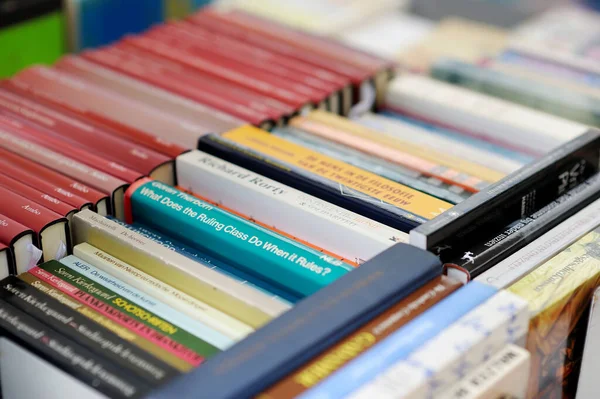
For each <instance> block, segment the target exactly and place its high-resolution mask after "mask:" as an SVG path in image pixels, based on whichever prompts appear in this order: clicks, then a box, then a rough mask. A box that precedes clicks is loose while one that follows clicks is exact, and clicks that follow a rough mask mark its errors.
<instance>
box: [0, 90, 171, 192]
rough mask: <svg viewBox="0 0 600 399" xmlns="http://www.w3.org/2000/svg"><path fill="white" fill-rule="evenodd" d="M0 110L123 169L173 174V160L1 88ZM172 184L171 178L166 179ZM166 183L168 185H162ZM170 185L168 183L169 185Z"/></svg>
mask: <svg viewBox="0 0 600 399" xmlns="http://www.w3.org/2000/svg"><path fill="white" fill-rule="evenodd" d="M0 109H4V110H6V111H7V112H10V113H11V114H13V115H17V116H19V117H20V118H23V119H27V120H29V121H30V122H32V123H34V124H36V125H39V126H43V127H45V128H46V131H47V132H50V133H52V135H53V136H54V137H56V138H60V139H61V140H64V141H67V142H69V143H70V144H73V145H76V146H78V147H81V148H83V149H85V150H87V151H91V152H93V153H97V154H99V155H100V156H102V157H104V158H106V159H109V160H111V161H113V162H116V163H118V164H121V165H123V166H125V167H126V168H129V169H131V170H135V171H137V172H141V173H143V174H146V175H150V176H152V175H153V174H154V173H157V174H161V175H163V176H164V175H166V174H167V173H168V171H165V170H163V169H168V170H169V171H170V172H171V173H173V160H169V158H168V157H167V156H166V155H163V154H160V153H158V152H156V151H153V150H150V149H148V148H146V147H143V146H141V145H139V144H135V143H132V142H130V141H128V140H125V139H123V138H121V137H118V136H114V135H112V134H110V133H107V132H105V131H103V130H101V129H98V128H97V127H95V126H93V125H91V124H89V123H85V122H83V121H80V120H77V119H75V118H71V117H70V116H68V115H64V114H61V113H59V112H57V111H55V110H53V109H51V108H48V107H45V106H44V105H41V104H39V103H36V102H34V101H31V100H28V99H26V98H24V97H21V96H18V95H16V94H14V93H11V92H8V91H6V90H2V89H0ZM169 181H171V182H172V181H174V179H172V178H171V179H169ZM165 183H168V182H165ZM169 184H171V183H169Z"/></svg>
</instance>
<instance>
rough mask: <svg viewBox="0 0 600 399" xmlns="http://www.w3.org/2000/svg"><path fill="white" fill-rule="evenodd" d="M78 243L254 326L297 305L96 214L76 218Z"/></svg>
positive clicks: (76, 240)
mask: <svg viewBox="0 0 600 399" xmlns="http://www.w3.org/2000/svg"><path fill="white" fill-rule="evenodd" d="M73 241H74V244H76V245H77V244H80V243H82V242H87V243H88V244H90V245H93V246H95V247H97V248H99V249H101V250H103V251H106V252H108V253H109V254H111V255H113V256H116V257H117V258H119V259H121V260H123V261H124V262H127V263H129V264H131V265H132V266H135V267H136V268H138V269H140V270H142V271H144V272H146V273H148V274H150V275H151V276H153V277H155V278H158V279H160V280H161V281H164V282H165V283H167V284H169V285H172V286H173V287H175V288H177V289H179V290H181V291H183V292H185V293H186V294H188V295H191V296H192V297H194V298H196V299H198V300H201V301H204V302H206V303H207V304H209V305H211V306H214V307H215V308H217V309H219V310H221V311H223V312H224V313H227V314H229V315H230V316H233V317H235V318H236V319H238V320H240V321H242V322H244V323H246V324H248V325H250V326H251V327H254V328H257V327H259V326H261V325H263V324H265V323H267V322H268V321H270V320H271V319H272V318H273V317H276V316H279V315H281V314H282V313H284V312H285V311H287V310H289V309H290V307H291V306H290V305H288V304H285V303H283V302H281V301H277V300H275V299H273V298H272V297H271V296H268V295H265V294H264V293H262V292H260V291H258V290H256V289H253V288H251V287H246V286H244V285H243V284H240V283H239V282H238V281H236V280H234V279H231V278H230V277H227V276H224V275H222V274H220V273H218V272H215V271H213V270H211V269H210V268H209V267H206V266H203V265H202V264H200V263H198V262H195V261H194V260H192V259H190V258H187V257H185V256H183V255H181V254H179V253H177V252H175V251H172V250H170V249H168V248H165V247H163V246H162V245H161V244H159V243H156V242H154V241H153V240H151V239H148V238H146V237H144V236H142V235H141V234H139V233H136V232H135V231H131V230H129V229H128V228H126V227H123V226H120V225H119V224H118V223H115V222H113V221H111V220H108V219H106V218H103V217H101V216H99V215H96V214H94V213H93V212H91V211H82V212H79V213H78V214H77V215H75V217H74V218H73Z"/></svg>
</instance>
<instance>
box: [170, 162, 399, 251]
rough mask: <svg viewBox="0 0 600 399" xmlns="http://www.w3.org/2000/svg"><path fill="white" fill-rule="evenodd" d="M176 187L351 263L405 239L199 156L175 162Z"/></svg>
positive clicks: (318, 201) (296, 192) (307, 197)
mask: <svg viewBox="0 0 600 399" xmlns="http://www.w3.org/2000/svg"><path fill="white" fill-rule="evenodd" d="M177 179H178V184H179V186H181V187H183V188H184V189H187V190H190V191H192V192H194V193H197V194H198V195H200V196H202V197H205V198H207V199H209V200H210V201H213V202H216V203H218V204H222V205H224V206H226V207H227V208H230V209H232V210H234V211H236V212H239V213H241V214H244V215H246V216H247V217H250V218H252V219H255V220H257V221H259V222H261V223H263V224H265V225H268V226H272V227H275V228H277V229H279V230H281V231H284V232H286V233H287V234H290V235H292V236H294V237H297V238H299V239H301V240H304V241H306V242H309V243H311V244H313V245H315V246H318V247H320V248H323V249H326V250H327V251H329V252H332V253H334V254H337V255H339V256H342V257H344V258H346V259H349V260H351V261H355V262H356V263H362V262H363V261H366V260H368V259H371V258H372V257H374V256H375V255H377V254H378V253H380V252H382V251H384V250H385V249H387V248H389V247H390V246H392V245H394V244H395V243H396V242H408V235H407V234H406V233H404V232H401V231H398V230H395V229H392V228H390V227H387V226H385V225H383V224H381V223H378V222H376V221H373V220H371V219H368V218H365V217H363V216H360V215H358V214H355V213H353V212H350V211H347V210H345V209H343V208H341V207H338V206H336V205H333V204H331V203H328V202H325V201H322V200H320V199H318V198H316V197H313V196H311V195H308V194H305V193H303V192H301V191H299V190H295V189H293V188H291V187H288V186H286V185H284V184H281V183H279V182H277V181H274V180H271V179H268V178H266V177H263V176H261V175H259V174H256V173H254V172H251V171H249V170H247V169H244V168H241V167H239V166H237V165H234V164H232V163H229V162H226V161H223V160H221V159H219V158H216V157H213V156H211V155H209V154H206V153H204V152H201V151H191V152H188V153H186V154H183V155H181V156H179V157H178V158H177Z"/></svg>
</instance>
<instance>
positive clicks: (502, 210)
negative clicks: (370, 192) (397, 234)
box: [410, 130, 600, 253]
mask: <svg viewBox="0 0 600 399" xmlns="http://www.w3.org/2000/svg"><path fill="white" fill-rule="evenodd" d="M599 145H600V131H596V130H590V131H589V132H588V133H587V134H584V135H582V136H581V137H579V138H577V139H574V140H573V141H570V142H569V143H567V144H565V145H563V146H561V147H560V148H558V149H556V150H555V151H553V152H551V153H550V154H548V155H546V156H544V157H543V158H541V159H539V160H537V161H535V162H533V163H531V164H529V165H528V166H525V167H523V168H522V169H520V170H519V171H517V172H515V173H513V174H511V175H509V176H507V177H506V178H504V179H502V180H501V181H499V182H497V183H494V184H492V185H491V186H490V187H489V188H487V189H486V190H484V191H481V192H479V193H477V194H476V195H474V196H473V197H471V198H469V199H468V200H466V201H463V202H462V203H460V204H458V205H456V206H454V207H453V208H452V210H451V211H450V212H446V213H445V214H443V215H441V216H440V217H438V218H436V219H434V220H432V221H430V222H428V223H426V224H423V225H422V226H419V227H418V228H416V229H414V230H413V231H411V233H410V242H411V244H413V245H415V246H417V247H419V248H423V249H427V250H433V251H435V252H436V253H437V252H439V251H438V250H435V248H436V247H438V248H441V247H442V246H444V245H450V246H452V244H453V243H452V242H451V241H452V239H451V237H452V236H453V235H455V236H458V237H457V238H460V239H462V240H464V239H465V237H466V236H467V235H468V234H470V233H471V232H473V231H475V230H477V229H478V228H479V227H481V226H483V225H490V226H493V225H499V227H501V226H502V225H503V223H502V221H504V220H517V219H521V218H524V217H526V216H527V215H528V214H530V213H533V212H535V211H536V210H538V209H540V208H541V207H543V206H545V205H546V204H548V203H550V202H551V201H553V200H555V199H556V198H557V197H559V196H561V195H563V194H564V193H566V192H567V191H569V190H570V189H572V188H574V187H575V186H577V185H578V184H580V183H581V182H583V181H585V180H586V179H588V178H589V177H591V176H592V175H594V174H595V173H597V172H598V170H599V167H600V152H599V151H598V146H599Z"/></svg>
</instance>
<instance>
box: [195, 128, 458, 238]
mask: <svg viewBox="0 0 600 399" xmlns="http://www.w3.org/2000/svg"><path fill="white" fill-rule="evenodd" d="M198 147H199V149H200V150H202V151H205V152H208V153H210V154H212V155H215V156H218V157H220V158H223V159H225V160H227V161H229V162H233V163H235V164H238V165H240V166H242V167H244V168H247V169H250V170H252V171H254V172H256V173H260V174H262V175H264V176H266V177H269V178H271V179H274V180H277V181H279V182H281V183H284V184H287V185H289V186H292V187H294V188H295V189H298V190H301V191H304V192H306V193H307V194H311V195H314V196H316V197H319V198H321V199H323V200H325V201H329V202H332V203H334V204H336V205H338V206H342V207H344V208H346V209H348V210H351V211H354V212H357V213H359V214H361V215H363V216H366V217H368V218H370V219H374V220H377V221H378V222H381V223H384V224H386V225H388V226H390V227H393V228H396V229H398V230H401V231H409V230H410V229H411V228H414V227H416V226H417V225H419V224H421V223H424V222H425V221H427V220H430V219H433V218H434V217H435V216H437V215H439V214H441V213H442V212H444V211H446V210H448V209H450V207H451V204H449V203H447V202H444V201H441V200H439V199H437V198H434V197H431V196H429V195H427V194H423V193H421V192H418V191H416V190H414V189H412V188H410V187H406V186H404V185H401V184H398V183H395V182H393V181H391V180H388V179H385V178H382V177H380V176H377V175H375V174H373V173H371V172H367V171H364V170H362V169H359V168H356V167H354V166H351V165H348V164H346V163H344V162H341V161H338V160H336V159H334V158H331V157H327V156H324V155H322V154H320V153H319V152H317V151H311V150H309V149H307V148H304V147H302V146H299V145H296V144H293V143H291V142H289V141H287V140H283V139H281V138H279V137H276V136H273V135H270V134H269V133H267V132H264V131H262V130H260V129H256V128H253V127H243V128H240V129H236V130H233V131H230V132H227V133H225V134H222V135H220V136H216V135H207V136H204V137H201V138H200V140H199V142H198Z"/></svg>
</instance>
